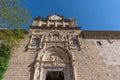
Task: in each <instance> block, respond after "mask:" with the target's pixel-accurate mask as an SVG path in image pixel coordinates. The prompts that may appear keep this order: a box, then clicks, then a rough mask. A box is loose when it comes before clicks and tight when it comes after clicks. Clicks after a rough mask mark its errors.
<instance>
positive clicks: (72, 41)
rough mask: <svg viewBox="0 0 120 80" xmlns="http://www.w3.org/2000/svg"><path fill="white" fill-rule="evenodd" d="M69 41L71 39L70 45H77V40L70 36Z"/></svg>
mask: <svg viewBox="0 0 120 80" xmlns="http://www.w3.org/2000/svg"><path fill="white" fill-rule="evenodd" d="M70 41H71V44H72V45H78V40H77V39H75V38H72V39H71V40H70Z"/></svg>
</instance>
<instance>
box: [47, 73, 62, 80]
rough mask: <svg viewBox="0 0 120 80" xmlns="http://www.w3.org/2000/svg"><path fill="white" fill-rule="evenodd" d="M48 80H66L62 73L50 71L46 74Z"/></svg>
mask: <svg viewBox="0 0 120 80" xmlns="http://www.w3.org/2000/svg"><path fill="white" fill-rule="evenodd" d="M46 80H64V73H63V72H62V71H49V72H47V74H46Z"/></svg>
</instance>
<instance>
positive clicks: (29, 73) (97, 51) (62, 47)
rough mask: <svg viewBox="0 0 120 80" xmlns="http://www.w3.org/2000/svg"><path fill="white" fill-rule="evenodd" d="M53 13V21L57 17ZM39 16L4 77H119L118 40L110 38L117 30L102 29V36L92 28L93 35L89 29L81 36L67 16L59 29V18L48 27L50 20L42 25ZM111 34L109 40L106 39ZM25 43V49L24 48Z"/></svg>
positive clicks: (35, 79)
mask: <svg viewBox="0 0 120 80" xmlns="http://www.w3.org/2000/svg"><path fill="white" fill-rule="evenodd" d="M54 16H55V18H54V17H53V18H52V20H53V19H55V20H58V19H57V18H60V16H58V15H54ZM50 17H52V16H50ZM40 19H41V18H40V17H39V18H37V23H35V24H34V25H40V26H37V28H35V26H32V28H31V29H30V38H28V37H26V39H25V40H24V41H23V43H21V46H20V47H19V48H18V49H16V50H15V51H13V52H14V54H12V55H11V60H10V63H9V68H8V71H7V72H6V74H5V77H4V79H3V80H46V74H47V72H49V71H61V72H63V73H64V77H65V79H64V80H120V40H119V38H116V37H113V36H114V35H116V34H117V36H119V35H118V34H119V32H116V34H114V32H109V33H107V32H104V35H102V32H99V33H100V34H99V33H97V32H96V31H95V32H93V33H92V34H91V35H92V37H90V36H91V35H89V34H90V32H89V33H87V34H86V35H84V34H82V35H84V37H83V36H80V34H81V30H78V28H77V29H76V28H75V27H76V26H75V25H76V24H75V22H74V21H73V22H74V27H72V29H71V28H69V27H70V24H71V23H70V22H69V19H67V22H66V23H65V21H66V20H65V21H64V23H65V24H66V26H68V24H69V27H65V26H64V27H65V28H64V27H62V29H61V28H58V26H59V21H58V23H55V28H52V27H51V28H50V24H52V22H51V23H49V24H48V23H47V22H46V23H45V22H43V23H44V24H47V25H48V26H47V27H44V26H42V23H39V20H40ZM50 19H51V18H50ZM61 19H62V18H60V20H61ZM42 20H44V21H47V19H42ZM63 20H64V19H63ZM38 23H39V24H38ZM60 23H62V22H60ZM95 33H96V34H97V37H95V36H96V35H95ZM106 34H108V35H107V37H106ZM94 35H95V36H94ZM85 36H87V37H85ZM99 37H100V39H99ZM104 37H106V38H104ZM110 37H112V39H107V38H110ZM35 38H39V39H38V40H40V41H39V43H38V42H37V41H34V40H35ZM88 38H89V39H88ZM92 38H93V39H92ZM115 38H116V39H115ZM72 40H74V41H72ZM36 43H37V44H36ZM27 44H28V47H27V49H28V51H24V50H25V46H26V45H27Z"/></svg>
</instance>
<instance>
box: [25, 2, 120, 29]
mask: <svg viewBox="0 0 120 80" xmlns="http://www.w3.org/2000/svg"><path fill="white" fill-rule="evenodd" d="M24 6H25V7H27V8H28V10H29V11H30V13H31V16H32V18H34V17H35V16H41V17H44V18H45V17H47V16H48V15H52V14H54V13H57V14H59V15H62V16H64V17H66V18H70V17H74V18H75V19H76V20H77V23H78V26H80V27H82V29H83V30H120V0H26V1H25V2H24Z"/></svg>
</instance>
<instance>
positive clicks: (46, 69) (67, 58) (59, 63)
mask: <svg viewBox="0 0 120 80" xmlns="http://www.w3.org/2000/svg"><path fill="white" fill-rule="evenodd" d="M71 28H72V29H73V30H78V31H77V34H72V36H74V37H75V38H76V40H78V37H77V36H78V35H79V28H78V27H76V22H75V20H74V19H65V18H64V17H63V16H59V15H57V14H54V15H52V16H48V17H47V18H40V17H37V18H35V20H34V22H33V24H32V26H31V29H30V32H31V34H32V35H31V38H30V43H29V45H28V49H29V50H34V51H35V52H36V53H37V58H36V60H35V65H34V68H35V70H34V79H33V80H55V79H56V80H75V78H74V67H73V63H74V61H73V57H72V54H71V53H70V52H69V48H70V46H69V43H70V44H72V43H71V41H70V39H69V38H68V33H69V31H70V30H69V29H71ZM61 29H63V31H65V32H63V31H62V30H61ZM64 29H66V30H64ZM70 38H72V37H70ZM73 43H74V42H73ZM78 45H79V44H76V45H74V44H72V45H71V46H73V47H74V48H76V49H79V46H78ZM53 75H56V76H53ZM47 76H49V78H48V77H47ZM50 78H51V79H50Z"/></svg>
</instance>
